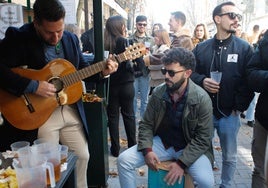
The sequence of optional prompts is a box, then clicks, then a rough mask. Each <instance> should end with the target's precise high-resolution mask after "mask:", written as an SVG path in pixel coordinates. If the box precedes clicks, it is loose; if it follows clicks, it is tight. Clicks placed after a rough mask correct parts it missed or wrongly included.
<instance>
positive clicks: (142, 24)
mask: <svg viewBox="0 0 268 188" xmlns="http://www.w3.org/2000/svg"><path fill="white" fill-rule="evenodd" d="M138 26H140V27H141V26H143V27H146V26H147V24H146V23H138Z"/></svg>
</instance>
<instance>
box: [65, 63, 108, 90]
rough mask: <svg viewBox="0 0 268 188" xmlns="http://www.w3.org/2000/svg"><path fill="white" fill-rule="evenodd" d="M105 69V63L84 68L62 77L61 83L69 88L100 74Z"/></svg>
mask: <svg viewBox="0 0 268 188" xmlns="http://www.w3.org/2000/svg"><path fill="white" fill-rule="evenodd" d="M105 68H106V62H105V61H101V62H98V63H94V64H92V65H90V66H88V67H86V68H83V69H81V70H78V71H76V72H73V73H71V74H68V75H65V76H63V77H62V81H63V82H64V84H65V86H70V85H73V84H75V83H77V82H79V81H81V80H83V79H85V78H88V77H90V76H92V75H94V74H97V73H99V72H101V71H102V70H104V69H105Z"/></svg>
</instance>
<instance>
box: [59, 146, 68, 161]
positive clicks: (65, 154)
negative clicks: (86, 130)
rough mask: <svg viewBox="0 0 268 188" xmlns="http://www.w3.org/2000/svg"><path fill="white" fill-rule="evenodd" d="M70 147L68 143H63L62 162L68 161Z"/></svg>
mask: <svg viewBox="0 0 268 188" xmlns="http://www.w3.org/2000/svg"><path fill="white" fill-rule="evenodd" d="M68 149H69V147H68V146H66V145H61V150H60V156H61V164H64V163H66V161H67V157H68Z"/></svg>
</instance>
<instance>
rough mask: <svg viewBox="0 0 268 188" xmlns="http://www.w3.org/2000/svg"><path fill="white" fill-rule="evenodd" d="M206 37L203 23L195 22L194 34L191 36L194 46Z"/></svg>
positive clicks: (205, 28) (206, 33)
mask: <svg viewBox="0 0 268 188" xmlns="http://www.w3.org/2000/svg"><path fill="white" fill-rule="evenodd" d="M207 39H208V32H207V27H206V26H205V24H203V23H200V24H197V25H196V26H195V29H194V34H193V37H192V41H193V44H194V46H196V45H197V44H198V43H199V42H203V41H205V40H207Z"/></svg>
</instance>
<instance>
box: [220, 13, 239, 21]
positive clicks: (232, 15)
mask: <svg viewBox="0 0 268 188" xmlns="http://www.w3.org/2000/svg"><path fill="white" fill-rule="evenodd" d="M224 15H228V16H229V18H230V19H231V20H234V19H235V18H236V17H237V19H238V21H241V20H242V16H241V15H240V14H236V13H234V12H226V13H222V14H219V16H224Z"/></svg>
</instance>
